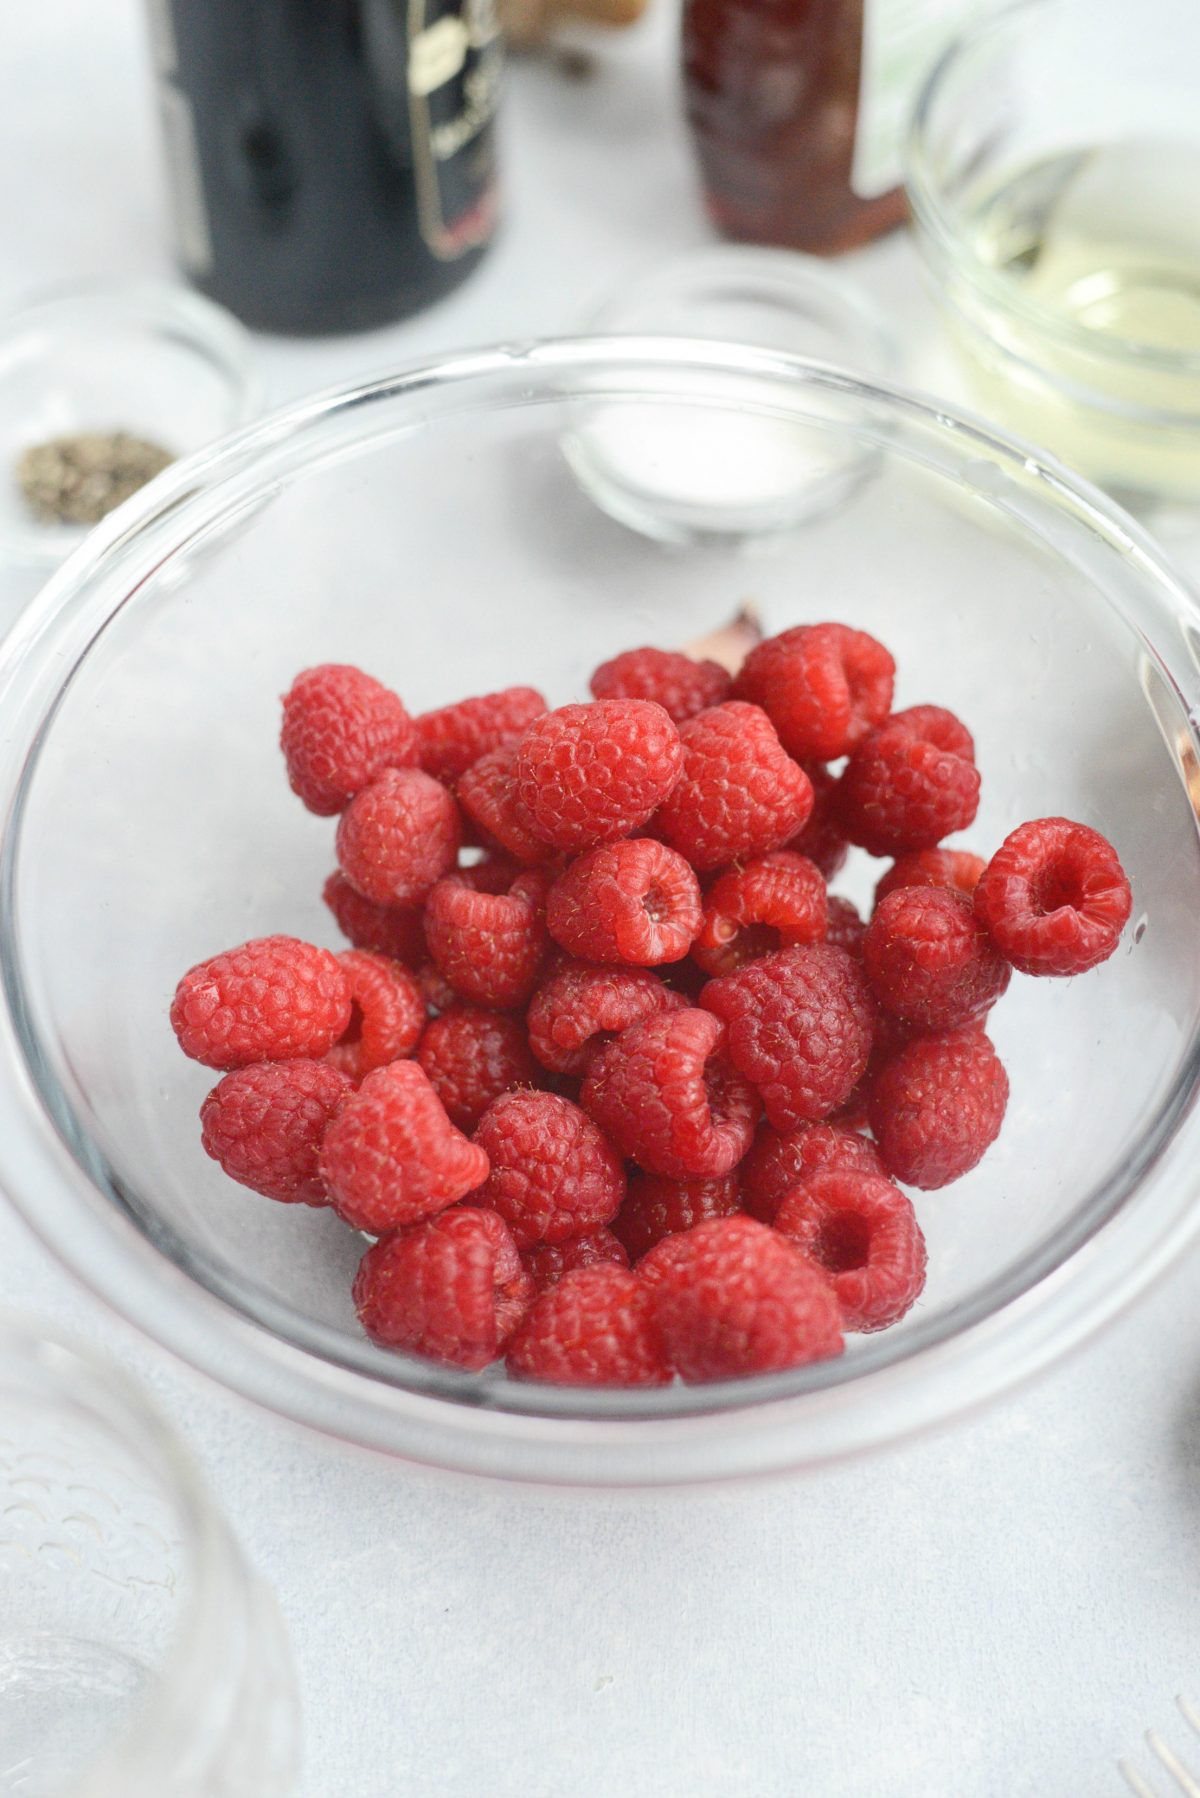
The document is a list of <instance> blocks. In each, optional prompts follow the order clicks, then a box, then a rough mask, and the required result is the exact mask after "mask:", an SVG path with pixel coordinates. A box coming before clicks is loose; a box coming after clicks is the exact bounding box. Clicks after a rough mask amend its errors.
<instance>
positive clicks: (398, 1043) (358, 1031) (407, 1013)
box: [326, 949, 425, 1080]
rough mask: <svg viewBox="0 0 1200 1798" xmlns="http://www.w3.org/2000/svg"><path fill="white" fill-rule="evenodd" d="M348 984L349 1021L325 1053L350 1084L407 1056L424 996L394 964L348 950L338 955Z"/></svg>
mask: <svg viewBox="0 0 1200 1798" xmlns="http://www.w3.org/2000/svg"><path fill="white" fill-rule="evenodd" d="M338 961H339V962H340V963H341V966H342V968H343V970H344V971H345V975H346V979H347V981H348V982H349V986H350V1022H349V1023H348V1024H347V1026H346V1028H345V1030H343V1032H342V1034H341V1036H340V1037H339V1038H338V1040H337V1042H336V1043H335V1044H334V1046H333V1048H332V1049H331V1050H330V1051H329V1054H328V1056H327V1057H326V1059H327V1060H328V1062H329V1064H330V1066H331V1067H335V1068H340V1069H341V1071H342V1073H343V1074H348V1075H349V1076H350V1078H351V1080H361V1079H362V1077H363V1075H364V1074H369V1073H370V1072H371V1070H372V1068H381V1067H384V1066H385V1065H386V1064H387V1063H388V1062H389V1061H398V1060H399V1059H400V1057H401V1056H402V1055H411V1054H412V1052H413V1050H414V1049H415V1048H416V1046H417V1044H418V1042H419V1041H420V1039H421V1032H422V1030H423V1029H424V1028H425V997H424V994H423V993H422V991H421V988H420V985H419V984H418V982H417V979H416V976H415V975H414V974H410V973H409V971H408V969H407V968H402V967H401V966H400V963H399V962H398V961H388V960H387V958H386V957H385V956H382V955H369V954H368V953H367V952H366V950H364V949H347V950H346V951H345V952H344V953H343V954H342V955H339V956H338Z"/></svg>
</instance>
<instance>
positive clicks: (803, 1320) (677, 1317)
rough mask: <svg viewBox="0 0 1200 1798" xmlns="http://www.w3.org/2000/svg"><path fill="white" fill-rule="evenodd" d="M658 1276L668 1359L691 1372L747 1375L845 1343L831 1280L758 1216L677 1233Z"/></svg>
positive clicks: (697, 1377) (657, 1301)
mask: <svg viewBox="0 0 1200 1798" xmlns="http://www.w3.org/2000/svg"><path fill="white" fill-rule="evenodd" d="M670 1240H671V1241H673V1242H678V1244H679V1248H678V1250H677V1251H676V1255H675V1257H674V1258H673V1259H672V1261H671V1263H670V1264H669V1265H668V1266H666V1267H665V1268H659V1270H658V1271H657V1275H656V1278H655V1279H654V1281H653V1282H652V1286H651V1291H652V1294H653V1302H654V1315H655V1318H656V1320H657V1323H658V1327H659V1330H660V1332H661V1335H662V1342H663V1347H664V1349H665V1351H666V1356H667V1359H668V1360H669V1361H670V1363H671V1364H672V1366H673V1367H674V1368H675V1369H676V1371H677V1372H678V1373H679V1374H681V1375H682V1376H683V1378H684V1379H685V1380H688V1381H691V1382H693V1383H694V1382H697V1381H701V1380H731V1379H739V1378H741V1377H743V1376H745V1375H748V1374H757V1373H775V1372H777V1371H779V1370H780V1369H782V1368H785V1367H801V1366H803V1365H804V1364H805V1363H806V1362H809V1361H823V1360H825V1359H827V1358H828V1357H829V1356H831V1355H838V1354H840V1353H841V1351H842V1324H841V1318H840V1316H839V1313H838V1306H837V1300H836V1299H835V1298H834V1296H833V1292H832V1291H831V1289H830V1287H829V1284H828V1282H827V1280H826V1279H825V1278H824V1276H823V1275H822V1273H821V1272H820V1270H819V1269H818V1268H816V1267H814V1266H813V1264H812V1262H811V1261H808V1260H806V1259H805V1257H804V1256H803V1255H801V1254H800V1253H799V1251H798V1250H797V1249H795V1248H794V1247H793V1246H792V1244H791V1243H790V1242H788V1241H786V1240H785V1238H784V1237H782V1236H779V1235H777V1234H776V1232H775V1231H774V1230H768V1229H767V1227H766V1225H765V1224H756V1223H755V1222H754V1219H753V1218H749V1217H719V1218H714V1219H713V1220H712V1222H711V1223H707V1224H698V1225H697V1227H696V1228H695V1229H694V1230H689V1232H688V1234H687V1235H686V1236H680V1237H674V1238H671V1239H670Z"/></svg>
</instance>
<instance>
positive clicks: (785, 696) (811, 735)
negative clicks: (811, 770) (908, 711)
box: [733, 624, 896, 762]
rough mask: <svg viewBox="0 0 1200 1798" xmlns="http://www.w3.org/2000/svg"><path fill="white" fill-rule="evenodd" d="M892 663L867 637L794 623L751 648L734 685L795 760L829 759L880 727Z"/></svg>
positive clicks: (889, 693)
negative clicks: (760, 712)
mask: <svg viewBox="0 0 1200 1798" xmlns="http://www.w3.org/2000/svg"><path fill="white" fill-rule="evenodd" d="M895 675H896V664H895V662H894V661H893V660H892V658H891V656H890V655H889V654H888V652H887V650H886V649H885V648H884V647H883V644H882V643H877V642H876V641H875V638H874V637H868V635H867V633H866V632H865V631H854V630H850V629H849V628H848V626H846V625H844V624H800V625H797V626H796V627H795V629H793V630H790V631H783V632H781V633H780V635H779V636H778V637H768V638H766V640H765V641H764V642H762V643H759V644H757V645H756V647H755V648H754V649H752V650H751V651H750V654H749V655H748V656H747V657H746V660H745V661H744V662H743V663H742V668H741V673H740V674H739V675H738V677H737V680H736V681H735V682H734V688H733V690H734V692H735V694H736V695H737V697H738V698H739V699H748V700H750V701H751V703H752V704H754V705H760V706H761V707H762V708H763V710H764V712H766V714H767V716H768V717H769V718H770V720H771V723H772V724H773V725H774V726H775V729H776V730H777V731H778V732H779V741H780V742H781V743H782V744H783V746H784V748H785V749H786V750H787V752H788V754H789V755H791V756H795V758H796V760H797V761H805V760H810V759H811V760H812V761H817V762H832V761H836V760H837V758H838V757H839V756H843V755H849V754H850V752H851V750H853V749H855V748H857V746H858V745H859V743H861V742H862V740H863V738H864V737H865V736H866V735H867V733H868V731H871V730H873V729H874V728H875V726H876V725H879V724H882V723H883V720H884V719H885V718H886V717H887V715H888V710H889V708H890V706H891V703H892V685H893V682H894V680H895Z"/></svg>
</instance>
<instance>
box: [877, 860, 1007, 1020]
mask: <svg viewBox="0 0 1200 1798" xmlns="http://www.w3.org/2000/svg"><path fill="white" fill-rule="evenodd" d="M863 966H864V967H865V968H866V970H867V978H868V979H869V980H870V982H871V985H872V987H873V988H874V989H875V996H876V998H877V999H878V1000H879V1002H880V1004H881V1005H882V1006H883V1007H884V1008H885V1010H887V1011H890V1012H892V1013H893V1014H894V1015H895V1016H896V1017H898V1018H901V1019H903V1021H904V1022H905V1023H906V1024H912V1025H915V1026H916V1027H917V1029H919V1030H955V1029H957V1028H958V1026H959V1025H960V1024H967V1023H969V1022H970V1021H971V1019H972V1018H979V1017H982V1016H983V1014H984V1013H985V1012H986V1011H988V1010H990V1008H991V1007H992V1006H993V1005H994V1004H995V1002H996V1000H997V999H998V998H999V997H1000V995H1001V993H1003V991H1004V989H1005V988H1006V987H1007V985H1008V983H1009V979H1010V978H1011V975H1012V969H1011V968H1010V967H1009V965H1008V963H1007V962H1006V961H1005V959H1004V957H1003V956H1002V955H1001V954H1000V953H999V951H998V950H997V949H996V948H995V947H994V945H993V944H992V941H991V939H990V937H989V936H988V934H987V932H986V931H985V930H984V928H983V926H982V925H981V924H980V923H979V922H978V920H977V919H976V917H975V912H974V909H973V907H972V905H971V901H970V900H969V899H964V898H963V896H962V894H961V893H952V892H951V891H950V890H949V888H947V887H930V886H912V887H898V888H897V889H896V891H895V892H892V893H889V894H888V895H887V897H886V898H885V899H884V901H883V903H882V904H881V905H880V906H879V909H878V910H877V911H876V913H875V916H874V917H873V918H872V919H871V922H870V925H869V926H868V929H867V934H866V936H865V938H864V939H863Z"/></svg>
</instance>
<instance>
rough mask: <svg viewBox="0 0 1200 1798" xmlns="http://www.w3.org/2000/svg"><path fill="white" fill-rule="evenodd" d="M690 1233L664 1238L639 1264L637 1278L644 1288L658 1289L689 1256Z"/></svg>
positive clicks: (683, 1232) (678, 1233) (685, 1232)
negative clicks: (668, 1275) (666, 1277)
mask: <svg viewBox="0 0 1200 1798" xmlns="http://www.w3.org/2000/svg"><path fill="white" fill-rule="evenodd" d="M687 1243H688V1232H687V1231H677V1232H676V1233H675V1235H674V1236H664V1237H663V1239H662V1241H661V1242H656V1243H655V1245H654V1247H653V1248H652V1249H651V1250H650V1251H649V1252H648V1253H647V1254H645V1255H643V1256H642V1258H641V1260H640V1261H639V1262H638V1264H637V1269H636V1272H637V1277H638V1279H639V1280H640V1281H641V1282H642V1285H643V1286H647V1287H656V1286H658V1285H659V1283H660V1282H661V1281H662V1280H663V1279H664V1278H665V1276H666V1275H667V1274H668V1273H669V1272H670V1271H671V1269H672V1268H674V1267H677V1266H678V1265H679V1264H680V1262H682V1261H685V1260H686V1259H687V1255H688V1246H687Z"/></svg>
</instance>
